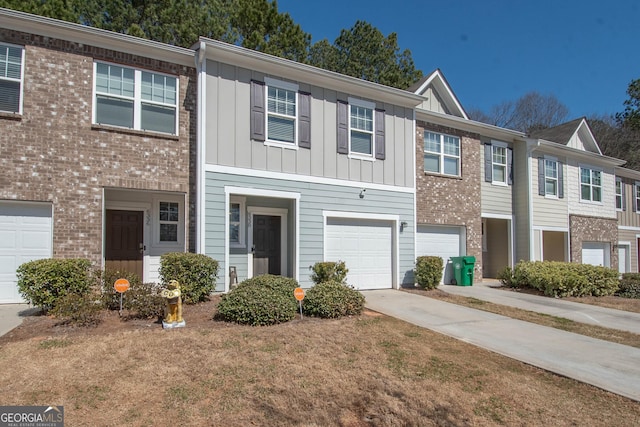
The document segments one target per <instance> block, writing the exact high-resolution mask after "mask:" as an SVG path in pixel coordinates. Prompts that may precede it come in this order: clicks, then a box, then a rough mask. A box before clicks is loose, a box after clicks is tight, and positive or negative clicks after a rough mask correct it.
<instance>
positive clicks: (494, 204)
mask: <svg viewBox="0 0 640 427" xmlns="http://www.w3.org/2000/svg"><path fill="white" fill-rule="evenodd" d="M480 152H481V153H480V156H481V164H482V165H484V149H482V150H480ZM516 166H518V165H517V164H516V163H515V160H514V166H513V168H514V174H517V173H518V169H520V168H518V167H516ZM463 167H464V166H463ZM484 176H485V175H484V167H482V168H480V183H481V188H480V191H481V194H482V212H483V213H492V214H501V215H511V214H512V213H513V202H512V200H511V199H512V190H513V185H506V186H505V185H494V184H492V183H490V182H486V181H485V180H484Z"/></svg>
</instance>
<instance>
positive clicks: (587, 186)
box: [580, 166, 602, 202]
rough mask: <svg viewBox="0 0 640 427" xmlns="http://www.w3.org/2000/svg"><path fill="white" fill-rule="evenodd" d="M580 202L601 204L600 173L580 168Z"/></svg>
mask: <svg viewBox="0 0 640 427" xmlns="http://www.w3.org/2000/svg"><path fill="white" fill-rule="evenodd" d="M580 200H583V201H591V202H602V171H599V170H596V169H591V168H588V167H584V166H581V167H580Z"/></svg>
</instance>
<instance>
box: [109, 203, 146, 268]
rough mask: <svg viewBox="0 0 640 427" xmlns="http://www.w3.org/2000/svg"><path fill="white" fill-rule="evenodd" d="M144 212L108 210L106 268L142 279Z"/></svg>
mask: <svg viewBox="0 0 640 427" xmlns="http://www.w3.org/2000/svg"><path fill="white" fill-rule="evenodd" d="M142 217H143V212H142V211H116V210H107V218H106V219H107V226H106V248H105V249H106V250H105V252H106V254H105V266H106V268H108V269H113V270H121V271H130V272H132V273H136V274H137V275H138V277H140V279H143V277H142V256H143V250H142V249H143V236H142Z"/></svg>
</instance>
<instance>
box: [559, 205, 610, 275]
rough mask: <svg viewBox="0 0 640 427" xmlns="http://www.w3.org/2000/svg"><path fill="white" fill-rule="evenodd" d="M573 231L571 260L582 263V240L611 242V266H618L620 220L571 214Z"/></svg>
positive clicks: (570, 225)
mask: <svg viewBox="0 0 640 427" xmlns="http://www.w3.org/2000/svg"><path fill="white" fill-rule="evenodd" d="M569 228H570V233H571V261H572V262H577V263H582V242H607V243H609V244H610V252H611V253H610V257H611V258H610V260H611V268H615V269H617V268H618V251H617V250H616V249H615V248H614V245H617V244H618V220H617V219H609V218H595V217H590V216H581V215H569Z"/></svg>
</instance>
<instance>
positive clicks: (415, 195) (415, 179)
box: [397, 108, 418, 289]
mask: <svg viewBox="0 0 640 427" xmlns="http://www.w3.org/2000/svg"><path fill="white" fill-rule="evenodd" d="M416 120H417V115H416V109H415V108H414V109H413V120H411V123H412V125H413V162H412V165H413V261H414V262H415V261H416V248H417V247H418V175H417V173H418V166H417V165H416V161H417V154H416V150H417V144H418V143H417V141H416V130H417V126H416ZM399 257H400V254H398V258H399ZM398 264H399V261H398ZM398 276H399V275H398ZM398 279H399V280H400V278H399V277H398ZM413 283H414V284H415V283H416V278H415V277H414V278H413ZM400 285H401V283H400V282H398V288H397V289H400Z"/></svg>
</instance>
